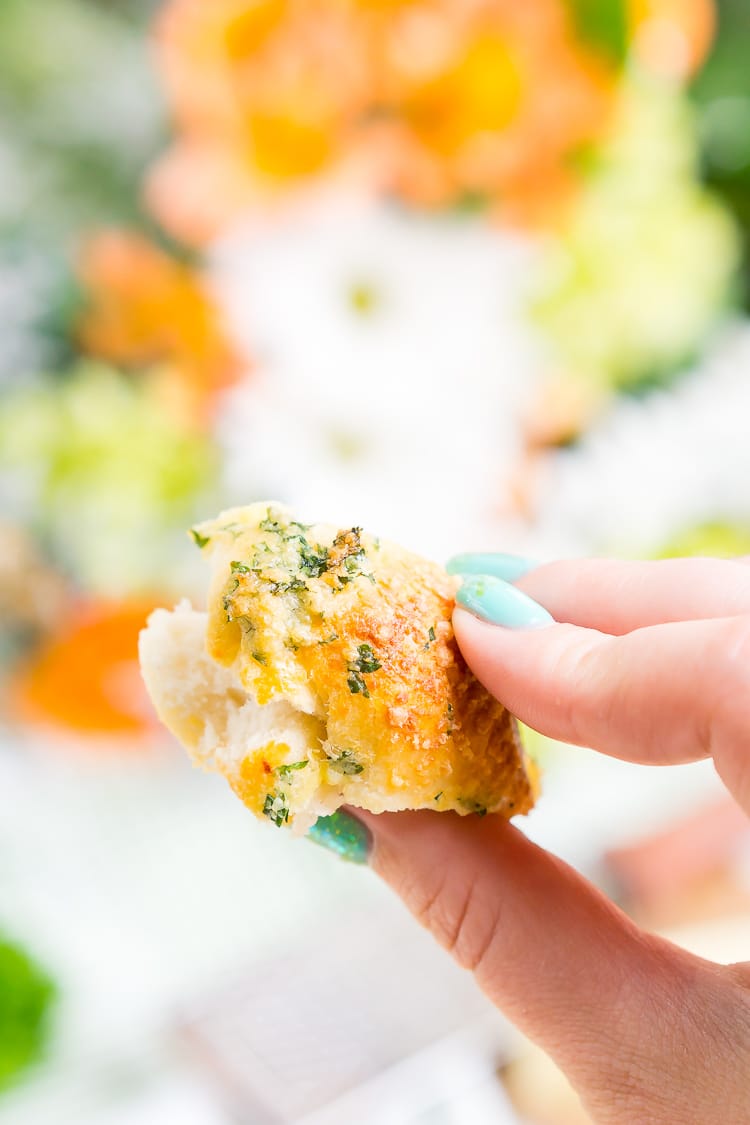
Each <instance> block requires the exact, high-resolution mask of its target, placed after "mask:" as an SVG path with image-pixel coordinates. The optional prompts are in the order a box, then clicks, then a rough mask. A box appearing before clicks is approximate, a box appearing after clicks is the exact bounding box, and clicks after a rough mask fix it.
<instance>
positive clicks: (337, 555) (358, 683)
mask: <svg viewBox="0 0 750 1125" xmlns="http://www.w3.org/2000/svg"><path fill="white" fill-rule="evenodd" d="M192 534H193V537H194V539H195V541H196V543H197V544H198V546H199V547H201V549H202V551H203V552H204V554H206V555H208V556H209V557H210V559H211V564H212V569H213V578H212V581H211V585H210V591H209V597H208V613H207V614H204V613H199V612H196V611H195V610H193V609H191V607H190V606H189V605H188V604H187V603H182V604H180V605H179V606H177V608H176V609H175V610H174V611H172V612H168V611H167V610H163V609H160V610H156V612H155V613H153V614H152V615H151V617H150V618H149V622H148V627H147V628H146V629H145V630H144V631H143V633H142V634H141V642H140V657H141V668H142V671H143V676H144V679H145V681H146V686H147V687H148V690H149V693H150V695H151V698H152V699H153V701H154V704H155V706H156V710H157V712H158V714H159V716H160V718H161V719H162V720H163V722H164V723H165V724H166V726H167V727H169V729H170V730H171V731H172V732H173V733H174V734H175V735H176V736H177V738H178V739H179V740H180V742H182V744H183V745H184V746H185V747H186V749H187V750H188V752H189V753H190V755H191V757H192V758H193V760H194V761H195V762H196V763H197V764H199V765H201V766H203V767H205V768H207V769H211V770H217V771H218V772H219V773H222V774H224V776H225V777H226V778H227V780H228V781H229V783H230V785H231V786H232V788H233V789H234V790H235V792H236V793H237V794H238V795H239V796H240V797H241V798H242V800H243V801H244V802H245V804H246V805H247V806H248V808H250V809H251V810H252V811H253V812H254V813H256V814H257V815H258V816H266V817H268V818H269V819H270V820H271V821H272V822H273V823H274V824H276V825H278V826H279V827H281V826H286V825H288V826H290V827H294V828H295V829H296V830H297V831H300V832H304V831H306V830H307V828H308V827H309V826H310V825H311V824H312V823H314V821H315V820H316V818H317V817H318V816H321V815H326V814H328V813H331V812H333V811H334V810H335V809H337V808H338V807H339V806H340V805H342V804H349V805H353V806H358V807H360V808H364V809H369V810H371V811H372V812H383V811H386V810H400V809H419V808H429V809H434V810H437V811H446V810H449V809H451V810H453V811H455V812H458V813H461V814H465V813H471V812H474V813H485V812H499V813H501V814H502V815H504V816H512V815H514V814H516V813H524V812H527V811H528V809H529V808H530V807H531V805H532V804H533V801H534V794H535V788H536V771H535V769H534V766H533V763H531V762H530V761H529V760H528V759H527V758H526V756H525V755H524V752H523V750H522V748H521V744H520V741H519V738H518V733H517V729H516V725H515V721H514V720H513V719H512V717H511V716H510V715H509V714H508V712H507V711H506V710H505V709H504V708H503V707H502V706H501V705H500V704H499V703H497V702H496V701H495V700H494V699H493V698H492V697H491V696H490V695H489V694H488V693H487V692H486V691H485V689H484V688H483V687H482V686H481V684H480V683H479V682H478V680H476V679H475V677H474V676H473V675H472V674H471V673H470V672H469V670H468V668H467V667H466V664H465V663H464V661H463V659H462V657H461V654H460V652H459V651H458V646H457V644H456V641H455V638H454V635H453V629H452V626H451V612H452V609H453V598H454V593H455V589H456V584H457V579H455V578H451V577H449V575H447V574H446V573H445V571H444V570H442V569H441V568H440V567H439V566H436V565H435V564H434V563H431V562H427V561H425V560H424V559H421V558H419V557H418V556H416V555H414V554H411V553H410V552H408V551H405V550H403V549H402V548H400V547H398V546H395V545H394V544H392V543H386V542H382V543H381V542H380V541H379V540H377V539H375V538H373V537H372V536H369V535H366V534H364V533H363V532H362V530H361V529H360V528H356V527H355V528H346V529H343V530H337V529H336V528H334V527H330V526H327V525H325V524H313V525H306V524H301V523H299V522H298V521H296V520H294V519H293V518H292V516H291V515H290V513H289V512H288V511H287V509H285V508H284V507H283V506H282V505H280V504H268V503H262V504H252V505H250V506H249V507H247V508H235V509H232V510H231V511H228V512H223V513H222V514H221V515H220V516H219V517H218V518H217V519H215V520H212V521H210V522H207V523H204V524H201V525H200V526H198V527H197V528H194V529H193V531H192Z"/></svg>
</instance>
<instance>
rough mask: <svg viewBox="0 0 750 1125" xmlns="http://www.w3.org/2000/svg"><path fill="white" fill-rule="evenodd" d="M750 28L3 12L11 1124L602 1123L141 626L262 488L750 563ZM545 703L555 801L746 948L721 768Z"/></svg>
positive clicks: (254, 9) (677, 926)
mask: <svg viewBox="0 0 750 1125" xmlns="http://www.w3.org/2000/svg"><path fill="white" fill-rule="evenodd" d="M748 58H750V9H749V8H748V6H747V4H746V2H745V0H716V2H712V0H597V2H595V0H526V2H525V3H517V2H515V0H162V2H160V0H34V2H33V3H29V0H3V2H2V4H0V511H1V515H0V703H1V705H2V714H1V717H0V1122H2V1123H4V1122H6V1121H7V1122H8V1123H9V1125H10V1123H12V1125H48V1123H49V1122H53V1121H54V1122H55V1125H68V1123H75V1125H131V1123H132V1125H236V1123H240V1125H255V1123H256V1122H258V1123H261V1125H266V1123H273V1122H297V1121H303V1120H304V1121H305V1122H309V1123H310V1125H313V1123H315V1125H338V1123H343V1122H345V1121H347V1122H348V1121H357V1122H363V1123H364V1125H370V1123H378V1125H400V1123H402V1122H403V1123H404V1125H407V1123H409V1125H411V1123H416V1122H420V1123H423V1125H428V1123H435V1125H438V1123H440V1125H446V1123H459V1125H462V1123H464V1122H468V1121H472V1122H477V1123H479V1125H483V1123H484V1122H487V1123H489V1122H495V1123H496V1122H518V1121H521V1120H522V1117H523V1119H524V1120H526V1121H529V1122H532V1125H533V1123H536V1125H545V1123H546V1122H555V1123H556V1125H558V1123H562V1125H565V1123H566V1122H580V1121H583V1120H584V1118H583V1117H582V1116H581V1115H580V1110H579V1109H578V1108H577V1107H576V1104H575V1102H574V1101H571V1100H570V1096H569V1093H568V1092H567V1091H566V1089H565V1087H564V1085H562V1084H561V1083H560V1080H559V1078H558V1077H557V1076H556V1075H555V1074H554V1073H553V1072H552V1071H551V1070H550V1069H548V1068H547V1065H546V1063H545V1062H544V1060H542V1059H541V1058H540V1057H538V1056H536V1055H535V1054H534V1053H532V1052H531V1051H530V1048H529V1047H528V1046H527V1045H524V1044H521V1043H519V1042H518V1040H517V1038H516V1037H515V1036H514V1034H513V1033H512V1031H511V1029H509V1028H508V1027H507V1026H506V1025H505V1024H504V1023H503V1021H502V1020H501V1019H500V1018H499V1017H496V1016H495V1015H493V1013H492V1012H491V1011H490V1010H489V1008H488V1006H487V1005H486V1004H485V1002H484V1001H483V1000H482V999H481V997H480V996H479V995H478V993H477V992H475V990H474V988H473V986H472V984H471V982H470V981H469V980H468V979H467V978H466V977H465V975H464V974H462V973H460V972H459V971H458V970H455V969H453V967H452V966H451V965H449V964H448V962H447V960H446V959H445V958H444V957H443V955H442V954H441V953H440V952H438V951H437V950H435V949H433V948H432V947H431V945H430V943H429V941H428V939H427V938H426V937H425V936H424V935H423V934H422V933H421V932H419V931H418V930H417V929H416V927H413V926H412V924H411V923H410V922H408V921H407V919H406V918H405V916H404V914H403V913H402V911H401V909H400V908H399V907H398V906H397V904H395V903H394V902H392V901H391V899H390V896H389V895H388V894H387V893H386V892H385V891H384V890H383V889H382V888H380V887H379V886H378V885H376V883H375V881H374V878H373V877H371V876H370V874H369V872H367V871H361V870H357V869H351V868H348V867H346V866H345V865H343V864H341V863H339V862H337V861H336V860H335V859H333V858H332V857H330V856H329V855H327V854H325V853H323V852H320V851H319V850H318V849H316V848H314V847H313V846H311V845H310V844H309V843H307V842H304V841H292V840H290V839H288V838H287V837H286V835H285V834H284V833H282V832H278V831H277V829H276V828H275V827H274V826H273V825H272V824H271V823H270V822H269V823H268V824H259V823H257V822H256V821H255V820H254V819H253V818H252V817H251V816H250V814H249V813H246V812H245V811H244V810H243V808H242V807H241V806H240V805H239V802H237V800H236V799H235V798H233V797H232V795H231V794H230V792H229V791H228V789H226V788H225V787H224V785H223V784H222V783H220V782H219V781H218V780H217V779H216V778H212V777H207V776H202V775H199V774H197V773H195V772H194V771H192V770H191V768H190V766H189V765H188V763H187V761H186V760H185V758H184V756H183V754H182V753H181V751H180V750H179V748H177V747H176V746H175V745H174V744H173V743H172V742H171V741H170V739H169V738H168V737H167V736H166V734H165V733H164V732H163V731H161V730H160V729H159V728H158V726H157V724H156V722H155V720H154V717H153V715H152V713H151V711H150V708H149V705H148V701H147V700H146V698H145V696H144V691H143V688H142V686H141V683H140V679H139V675H138V670H137V665H136V662H135V657H136V643H137V635H138V631H139V629H140V628H141V626H142V624H143V622H144V620H145V618H146V616H147V614H148V612H149V611H150V609H151V608H152V607H154V606H157V605H165V604H166V605H171V604H174V602H175V601H176V600H178V599H179V598H180V597H183V596H189V597H191V598H192V599H193V600H194V601H195V602H196V603H200V600H201V597H202V590H203V586H204V578H205V574H204V570H203V566H202V560H201V558H200V550H199V549H198V548H197V547H196V544H195V543H194V542H193V541H192V540H191V539H190V537H189V536H188V535H187V534H186V529H187V528H189V527H190V525H191V523H193V522H194V521H195V520H197V519H199V518H201V517H207V516H210V515H212V514H214V513H215V512H216V511H218V510H219V509H220V508H221V507H228V506H230V505H232V504H236V503H244V502H248V501H251V500H257V499H263V498H273V499H280V500H284V501H287V502H289V503H291V504H292V505H294V506H295V508H296V509H297V511H298V513H299V518H301V519H303V520H311V521H312V520H315V519H323V520H330V521H337V520H340V521H341V522H342V523H345V522H346V521H349V523H350V524H355V523H356V524H362V525H364V526H365V527H367V528H368V530H371V531H373V532H375V533H377V534H380V535H384V536H387V537H392V538H396V539H398V540H400V541H402V542H403V543H404V544H405V545H408V546H410V547H413V548H415V549H417V550H419V551H421V552H424V553H425V554H428V555H430V556H431V557H433V558H436V559H438V560H444V559H445V558H447V556H448V555H450V554H452V553H455V552H457V551H459V550H468V549H472V548H473V549H480V548H481V549H498V550H504V551H519V552H522V553H524V554H529V555H532V556H534V557H539V558H553V557H555V556H560V555H582V554H592V553H604V554H617V555H622V556H633V557H636V556H640V557H658V556H661V555H665V554H683V553H684V554H689V553H693V554H697V553H698V554H699V553H710V554H719V555H731V554H741V553H750V440H749V439H748V430H749V428H750V422H749V419H750V319H748V310H749V309H750V66H748ZM528 737H529V742H530V745H531V747H532V749H533V750H534V751H535V752H536V753H537V754H538V755H539V757H540V758H541V760H542V761H543V763H544V766H545V771H546V783H545V795H544V796H543V798H542V800H541V803H540V805H539V807H538V809H537V810H535V811H534V813H532V814H531V816H530V817H529V818H528V822H527V825H526V827H527V828H528V831H529V833H530V834H531V835H532V836H533V837H534V838H535V839H538V840H540V841H542V842H543V843H545V844H547V845H548V846H550V847H552V848H554V849H555V850H557V851H558V852H559V853H560V854H563V855H565V856H566V858H568V859H570V860H571V861H572V862H574V863H576V864H577V865H578V866H579V867H580V868H581V869H583V870H584V871H586V872H587V873H588V874H590V875H592V876H593V877H595V878H597V879H599V880H600V881H601V882H602V883H603V885H605V886H606V887H607V889H608V890H609V891H610V893H612V894H614V895H615V896H616V897H618V899H619V901H621V902H622V903H623V904H624V905H626V906H627V907H628V909H630V910H631V911H632V912H633V913H634V914H635V915H636V916H637V917H639V918H640V919H641V920H643V921H645V922H647V923H648V924H651V925H654V926H657V927H659V928H661V929H662V930H664V932H668V933H670V934H673V935H674V936H676V937H677V938H678V939H679V940H683V941H684V942H685V944H687V945H689V946H690V947H691V948H696V949H699V950H700V951H701V952H705V953H706V955H709V956H716V957H718V958H719V959H726V960H730V959H733V958H739V957H740V956H742V955H743V954H742V951H741V949H737V951H736V952H735V949H736V948H737V943H738V940H739V937H740V935H741V933H744V934H745V935H747V932H748V930H750V874H748V872H750V838H748V835H747V833H746V832H744V833H743V829H742V825H741V824H739V823H738V824H737V825H736V830H732V831H729V830H728V829H727V824H734V822H733V821H732V818H731V812H730V811H729V810H728V809H725V807H724V805H723V804H722V796H721V791H720V789H719V787H718V784H717V782H716V780H715V778H714V776H713V774H712V772H711V771H710V769H708V768H706V767H705V766H704V765H697V766H691V767H684V768H680V769H677V770H674V771H669V772H668V773H665V772H664V771H654V772H653V773H651V772H649V771H647V770H645V769H641V768H637V767H630V766H622V764H620V763H615V762H610V761H603V760H600V759H598V758H597V757H596V755H594V754H591V753H589V752H587V751H581V750H573V749H571V748H567V747H562V746H559V745H552V744H550V743H547V742H545V741H544V740H542V739H540V738H539V737H538V736H535V735H534V734H533V732H532V733H530V734H529V735H528ZM712 817H713V818H715V823H716V824H717V825H719V824H721V825H722V829H721V832H718V831H717V833H713V834H712V832H711V831H710V824H711V823H712V821H711V818H712ZM685 818H689V819H688V820H687V821H686V820H685ZM680 824H682V825H683V827H682V828H680ZM686 824H687V827H685V825H686ZM691 826H693V827H692V828H691ZM696 826H698V827H699V828H700V830H701V831H702V832H703V833H704V835H705V836H706V838H707V839H712V840H714V841H719V840H720V842H715V843H714V845H712V846H711V847H706V848H705V849H704V850H703V854H702V856H701V857H697V856H696V855H695V854H694V852H695V849H693V852H692V853H691V851H690V849H689V848H683V849H682V851H680V848H679V847H677V851H676V852H674V853H670V854H675V855H677V856H678V857H681V858H678V859H677V860H676V861H675V864H676V865H675V866H674V868H673V869H672V870H671V871H670V873H669V877H668V878H664V879H662V881H661V882H660V881H659V879H658V878H657V877H656V876H654V874H653V872H654V870H655V869H656V868H657V867H658V863H654V862H652V859H653V857H654V856H657V855H658V852H659V848H660V846H662V845H660V842H659V838H658V836H657V837H654V835H653V834H654V833H658V832H664V831H667V830H669V831H671V832H676V833H677V837H674V836H672V837H670V839H672V842H673V844H674V839H679V833H680V832H682V833H683V835H684V834H685V833H688V834H690V833H692V832H693V831H694V830H695V829H696ZM707 826H709V827H707ZM644 857H645V858H644ZM744 956H746V951H745V954H744Z"/></svg>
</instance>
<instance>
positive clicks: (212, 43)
mask: <svg viewBox="0 0 750 1125" xmlns="http://www.w3.org/2000/svg"><path fill="white" fill-rule="evenodd" d="M358 26H359V25H358V23H357V21H356V20H355V19H354V18H353V13H352V12H351V11H350V10H349V8H348V6H347V4H346V3H345V2H336V0H255V2H254V3H253V2H252V0H212V2H211V3H210V4H208V3H205V0H172V2H171V3H170V4H168V5H167V7H166V9H165V11H164V13H163V15H162V18H161V20H160V22H159V24H158V26H157V40H156V41H157V51H158V57H159V59H160V62H161V66H162V71H163V74H164V76H165V79H166V84H167V91H168V95H169V98H170V102H171V104H172V107H173V111H174V114H175V119H176V122H177V124H178V129H179V133H180V140H179V142H178V144H177V146H176V147H175V149H173V150H172V152H169V153H167V155H166V157H165V158H164V159H163V160H162V161H161V162H160V163H158V164H157V165H156V167H155V169H154V171H153V174H152V176H151V177H150V179H149V182H148V184H147V186H146V199H147V202H148V204H149V207H150V209H151V210H152V211H153V213H154V214H155V215H156V217H157V218H158V219H159V221H160V222H162V223H163V224H164V226H165V227H167V229H169V230H171V231H172V232H174V233H175V234H177V235H178V236H179V237H181V238H184V239H186V240H187V241H191V242H200V241H202V240H204V239H205V238H208V237H210V236H212V235H213V234H215V233H217V231H218V230H219V229H220V227H221V225H222V222H226V220H227V219H230V218H231V217H232V216H233V215H234V214H235V213H237V212H239V211H241V210H242V209H243V207H244V206H247V205H248V204H249V203H253V202H256V203H257V202H258V200H263V201H264V202H267V201H268V200H269V199H272V198H273V196H274V195H275V194H277V193H278V191H279V188H280V187H282V186H283V187H288V186H289V184H290V183H292V184H293V183H295V182H296V181H305V180H307V179H308V178H310V177H313V176H316V175H318V174H320V173H322V172H324V171H325V172H327V171H329V170H331V169H332V168H335V167H336V166H337V165H338V164H339V162H341V161H342V160H343V159H344V158H345V157H346V156H347V155H348V153H349V152H350V151H351V141H352V132H353V129H354V127H355V125H356V123H357V121H358V119H359V118H360V117H361V116H362V115H363V114H364V113H365V111H366V107H367V104H368V96H369V91H370V89H371V83H370V81H369V80H368V76H367V74H366V51H364V50H363V49H362V43H361V39H360V35H359V34H358ZM181 193H184V194H185V195H186V198H185V199H184V200H182V201H181V200H180V198H179V197H180V194H181ZM175 202H177V207H176V208H175Z"/></svg>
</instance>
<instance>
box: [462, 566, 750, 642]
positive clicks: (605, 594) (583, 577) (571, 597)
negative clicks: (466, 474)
mask: <svg viewBox="0 0 750 1125" xmlns="http://www.w3.org/2000/svg"><path fill="white" fill-rule="evenodd" d="M529 566H530V564H529V563H526V562H524V560H520V559H518V558H516V557H514V556H510V555H459V556H456V558H455V559H454V560H451V562H450V563H449V564H448V568H449V570H451V571H453V572H454V573H462V572H463V573H474V574H480V573H483V574H490V575H494V576H495V577H498V578H502V579H506V580H507V581H511V582H513V583H514V584H515V585H516V586H517V587H518V588H519V589H521V590H523V591H524V592H525V593H527V594H528V595H529V596H530V597H532V598H534V600H535V601H537V602H540V603H541V605H543V606H544V607H545V608H546V609H547V610H549V612H550V613H551V614H552V616H553V617H554V618H555V620H556V621H568V622H570V623H571V624H573V625H582V626H584V627H585V628H587V629H598V630H600V631H601V632H602V633H613V634H619V633H629V632H631V630H633V629H640V628H642V627H643V626H645V625H659V624H662V623H666V622H669V621H691V620H698V619H701V618H709V617H733V616H736V615H738V614H741V613H748V612H750V567H748V565H747V561H746V560H744V559H737V560H731V561H727V560H724V559H698V558H690V559H663V560H657V561H652V562H624V561H622V560H619V559H566V560H562V561H560V562H552V563H546V564H544V565H541V566H532V567H531V569H529ZM462 568H463V571H462Z"/></svg>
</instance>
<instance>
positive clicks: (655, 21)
mask: <svg viewBox="0 0 750 1125" xmlns="http://www.w3.org/2000/svg"><path fill="white" fill-rule="evenodd" d="M630 11H631V22H632V27H633V47H634V50H635V53H636V55H637V56H638V58H639V59H640V60H641V62H642V63H643V64H644V65H645V66H646V67H647V68H648V69H649V70H651V71H653V72H654V73H656V74H662V75H664V76H665V77H666V78H671V79H675V80H678V81H679V80H681V79H684V78H687V77H689V75H691V74H694V73H695V71H696V70H697V69H698V67H699V66H700V65H701V63H702V62H703V61H704V60H705V58H706V56H707V54H708V52H709V49H710V47H711V44H712V42H713V38H714V33H715V31H716V10H715V6H714V3H713V0H630Z"/></svg>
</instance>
